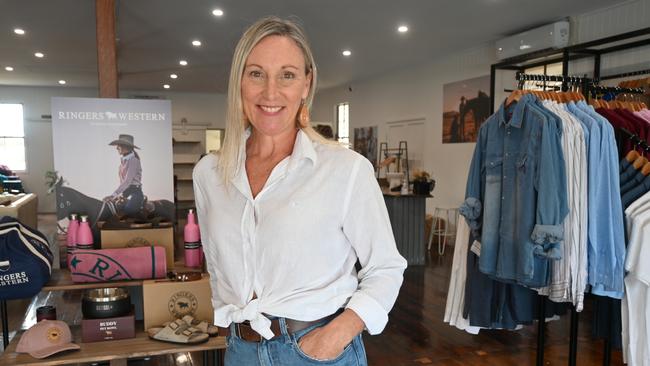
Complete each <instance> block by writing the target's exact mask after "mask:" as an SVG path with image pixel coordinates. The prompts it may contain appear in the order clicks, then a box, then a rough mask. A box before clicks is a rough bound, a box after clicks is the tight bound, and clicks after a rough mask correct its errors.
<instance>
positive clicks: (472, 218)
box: [458, 128, 486, 238]
mask: <svg viewBox="0 0 650 366" xmlns="http://www.w3.org/2000/svg"><path fill="white" fill-rule="evenodd" d="M485 144H486V130H485V129H484V128H481V129H480V130H479V134H478V138H477V142H476V147H475V148H474V155H473V156H472V163H471V165H470V167H469V174H468V175H467V186H466V188H465V201H464V202H463V203H462V204H461V205H460V207H459V208H458V212H459V213H460V214H461V215H463V217H465V220H466V221H467V225H468V226H469V227H470V229H471V230H472V234H473V235H474V237H476V238H480V237H481V235H480V229H481V222H482V219H481V216H482V212H483V203H482V192H483V184H482V182H483V179H484V178H483V173H484V172H483V155H484V154H483V152H482V150H483V149H484V147H485Z"/></svg>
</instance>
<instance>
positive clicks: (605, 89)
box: [588, 85, 645, 94]
mask: <svg viewBox="0 0 650 366" xmlns="http://www.w3.org/2000/svg"><path fill="white" fill-rule="evenodd" d="M588 90H589V91H590V92H593V93H612V94H643V93H645V90H644V89H643V88H621V87H618V86H600V85H592V86H589V87H588Z"/></svg>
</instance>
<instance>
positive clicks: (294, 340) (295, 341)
mask: <svg viewBox="0 0 650 366" xmlns="http://www.w3.org/2000/svg"><path fill="white" fill-rule="evenodd" d="M307 334H309V332H307V333H305V334H303V335H302V336H300V337H295V336H293V335H292V336H291V343H292V346H293V348H294V351H296V354H298V356H299V357H300V358H302V359H304V360H306V361H309V362H311V363H316V364H320V365H331V364H336V363H337V362H340V361H341V360H343V359H344V358H345V357H347V356H348V354H349V353H350V351H351V350H352V344H353V343H354V339H356V338H354V339H353V340H352V341H351V342H350V343H348V345H347V346H345V348H343V351H342V352H341V353H340V354H339V355H338V356H336V357H334V358H330V359H326V360H319V359H317V358H314V357H312V356H310V355H308V354H306V353H305V352H304V351H303V350H302V349H301V348H300V345H299V342H300V340H301V339H302V338H303V337H304V336H306V335H307Z"/></svg>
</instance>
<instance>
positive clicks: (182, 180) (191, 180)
mask: <svg viewBox="0 0 650 366" xmlns="http://www.w3.org/2000/svg"><path fill="white" fill-rule="evenodd" d="M176 181H178V182H193V181H194V179H192V178H176Z"/></svg>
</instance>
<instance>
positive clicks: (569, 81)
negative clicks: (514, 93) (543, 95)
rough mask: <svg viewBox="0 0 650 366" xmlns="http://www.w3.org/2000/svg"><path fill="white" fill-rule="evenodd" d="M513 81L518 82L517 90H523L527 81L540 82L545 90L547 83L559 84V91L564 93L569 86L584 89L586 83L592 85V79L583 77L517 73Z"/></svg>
mask: <svg viewBox="0 0 650 366" xmlns="http://www.w3.org/2000/svg"><path fill="white" fill-rule="evenodd" d="M515 79H516V80H517V81H518V82H519V83H518V86H517V87H518V89H523V87H524V86H525V83H526V82H527V81H535V82H540V81H541V82H542V83H543V84H542V87H543V88H544V90H546V83H547V82H549V81H550V82H559V83H562V87H561V88H560V90H563V91H566V90H567V89H568V86H569V85H574V86H580V87H582V88H585V87H586V86H587V84H588V83H593V82H594V81H593V79H590V78H588V77H587V76H586V75H585V76H568V75H567V76H565V75H545V74H526V73H523V72H517V74H516V75H515Z"/></svg>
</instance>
